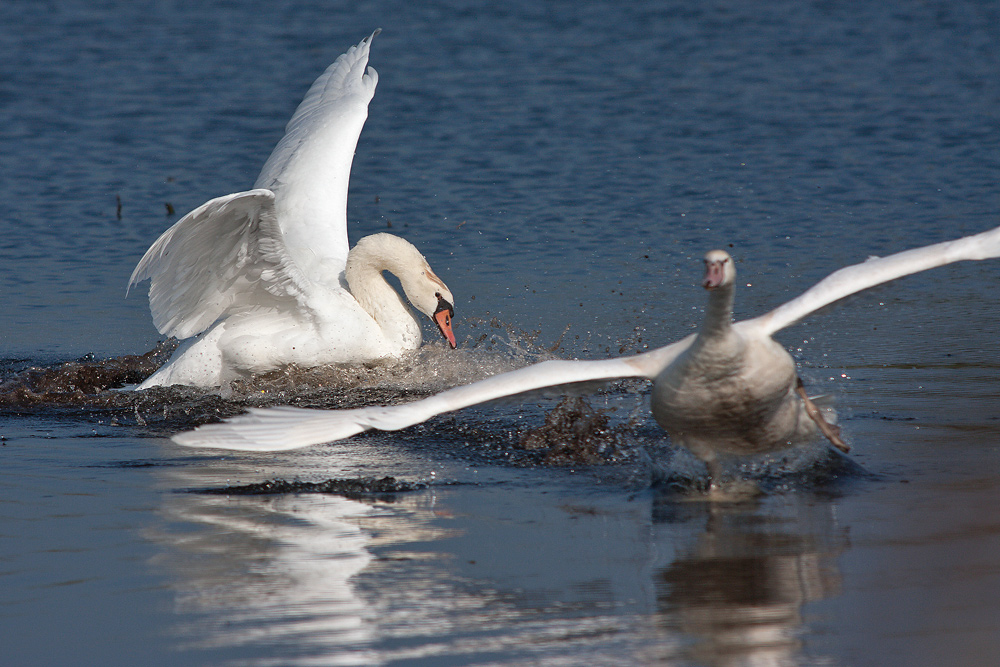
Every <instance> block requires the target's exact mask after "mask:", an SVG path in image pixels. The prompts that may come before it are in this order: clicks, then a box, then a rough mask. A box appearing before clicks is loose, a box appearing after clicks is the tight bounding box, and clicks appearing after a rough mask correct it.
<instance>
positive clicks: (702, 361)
mask: <svg viewBox="0 0 1000 667" xmlns="http://www.w3.org/2000/svg"><path fill="white" fill-rule="evenodd" d="M995 257H1000V227H998V228H996V229H992V230H990V231H987V232H983V233H981V234H976V235H975V236H968V237H965V238H962V239H958V240H956V241H947V242H944V243H938V244H936V245H932V246H927V247H924V248H916V249H914V250H908V251H906V252H901V253H898V254H895V255H891V256H889V257H884V258H881V259H870V260H868V261H867V262H863V263H861V264H856V265H854V266H849V267H846V268H844V269H841V270H839V271H836V272H835V273H832V274H831V275H829V276H828V277H827V278H825V279H824V280H822V281H820V282H819V283H818V284H816V285H815V286H814V287H813V288H811V289H809V290H808V291H806V292H805V293H804V294H802V295H801V296H799V297H798V298H796V299H793V300H791V301H789V302H788V303H786V304H784V305H783V306H780V307H778V308H776V309H774V310H772V311H771V312H769V313H767V314H766V315H763V316H761V317H757V318H755V319H752V320H745V321H743V322H738V323H735V324H733V323H732V322H731V315H732V302H733V281H734V278H735V271H734V270H733V268H732V260H731V259H730V257H729V255H728V254H726V253H725V252H722V251H713V252H710V253H709V254H708V255H707V256H706V258H705V262H706V276H705V282H704V285H705V287H706V288H708V289H710V290H711V294H710V297H709V305H708V309H707V311H706V313H705V320H704V323H703V324H702V327H701V329H700V331H699V332H698V333H697V334H694V335H691V336H688V337H687V338H685V339H683V340H681V341H678V342H676V343H673V344H672V345H667V346H666V347H661V348H659V349H657V350H653V351H651V352H647V353H645V354H640V355H636V356H633V357H622V358H619V359H607V360H604V361H546V362H543V363H540V364H536V365H534V366H529V367H527V368H522V369H519V370H516V371H512V372H510V373H504V374H501V375H496V376H494V377H491V378H487V379H486V380H482V381H480V382H476V383H473V384H470V385H466V386H462V387H456V388H454V389H450V390H448V391H445V392H442V393H440V394H437V395H435V396H431V397H429V398H425V399H423V400H419V401H415V402H413V403H409V404H406V405H398V406H391V407H368V408H358V409H353V410H305V409H299V408H289V407H281V408H270V409H256V410H251V412H250V414H248V415H242V416H240V417H236V418H234V419H232V420H229V421H227V422H224V423H219V424H209V425H206V426H202V427H200V428H198V429H195V430H194V431H190V432H187V433H181V434H178V435H176V436H174V441H175V442H178V443H180V444H182V445H187V446H190V447H217V448H221V449H245V450H256V451H276V450H284V449H294V448H296V447H304V446H307V445H312V444H318V443H322V442H330V441H333V440H338V439H340V438H345V437H348V436H350V435H354V434H355V433H360V432H361V431H365V430H367V429H372V428H375V429H383V430H394V429H400V428H405V427H407V426H410V425H412V424H417V423H419V422H421V421H424V420H426V419H429V418H430V417H433V416H434V415H438V414H441V413H443V412H449V411H452V410H458V409H460V408H463V407H467V406H470V405H475V404H477V403H483V402H485V401H490V400H494V399H497V398H503V397H507V396H513V395H515V394H521V393H525V392H529V391H533V390H537V389H543V388H547V387H553V386H558V385H569V384H573V383H580V382H593V381H596V380H614V379H619V378H626V377H641V378H647V379H649V380H652V381H653V393H652V407H653V415H654V417H655V418H656V421H657V422H658V423H659V424H660V425H661V426H663V428H664V429H666V431H667V432H668V433H669V434H670V435H671V437H673V438H675V439H676V440H678V441H679V442H680V443H681V444H683V445H686V446H687V447H689V448H691V450H692V451H693V452H694V453H695V454H697V455H698V456H700V457H701V458H702V459H703V460H705V461H706V463H708V465H709V469H710V471H711V472H713V473H715V472H716V471H717V465H716V463H717V457H718V455H720V454H747V453H755V452H762V451H769V450H776V449H780V448H783V447H786V446H788V445H790V444H793V443H795V442H797V441H800V440H802V439H805V438H812V437H815V436H816V435H817V434H818V433H820V432H822V433H823V434H824V435H826V436H827V437H828V438H829V439H830V441H831V442H832V443H833V444H834V445H835V446H837V447H838V448H840V449H842V450H846V445H844V444H843V443H842V442H841V441H840V438H839V436H838V435H837V430H836V428H835V427H833V426H831V425H830V424H827V423H826V422H825V421H824V420H823V418H822V417H821V416H820V414H819V411H818V410H816V408H815V406H813V405H812V402H811V401H809V399H808V398H807V397H806V395H805V392H804V391H803V390H802V386H801V382H799V380H798V377H797V375H796V372H795V365H794V363H793V362H792V359H791V357H790V356H789V355H788V353H787V352H786V351H785V350H784V349H782V348H781V346H780V345H778V344H777V343H776V342H775V341H774V340H773V339H772V338H771V336H772V335H773V334H774V333H775V332H776V331H779V330H780V329H783V328H785V327H787V326H790V325H792V324H794V323H795V322H798V321H799V320H801V319H802V318H804V317H806V316H807V315H809V314H810V313H812V312H814V311H816V310H818V309H820V308H822V307H824V306H826V305H829V304H831V303H834V302H835V301H838V300H840V299H842V298H844V297H845V296H848V295H850V294H854V293H855V292H860V291H862V290H865V289H868V288H869V287H873V286H875V285H879V284H881V283H885V282H888V281H890V280H895V279H896V278H900V277H902V276H906V275H909V274H912V273H917V272H919V271H925V270H927V269H932V268H935V267H938V266H943V265H945V264H950V263H952V262H957V261H961V260H982V259H990V258H995Z"/></svg>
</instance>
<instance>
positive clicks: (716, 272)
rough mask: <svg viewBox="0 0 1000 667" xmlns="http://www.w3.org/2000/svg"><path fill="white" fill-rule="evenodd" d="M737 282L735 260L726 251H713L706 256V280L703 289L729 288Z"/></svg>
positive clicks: (702, 283)
mask: <svg viewBox="0 0 1000 667" xmlns="http://www.w3.org/2000/svg"><path fill="white" fill-rule="evenodd" d="M735 282H736V267H735V266H733V258H732V257H730V256H729V253H728V252H726V251H725V250H712V251H710V252H708V253H707V254H706V255H705V279H704V280H703V281H702V282H701V285H702V287H704V288H705V289H708V290H712V289H716V288H719V287H728V286H729V285H732V284H734V283H735Z"/></svg>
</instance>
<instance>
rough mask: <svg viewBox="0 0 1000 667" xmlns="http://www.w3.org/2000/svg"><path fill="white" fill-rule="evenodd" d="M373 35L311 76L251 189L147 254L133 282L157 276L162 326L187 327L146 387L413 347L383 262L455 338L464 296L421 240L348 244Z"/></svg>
mask: <svg viewBox="0 0 1000 667" xmlns="http://www.w3.org/2000/svg"><path fill="white" fill-rule="evenodd" d="M375 34H377V32H376V33H375ZM373 36H374V34H373V35H372V37H373ZM372 37H368V38H367V39H365V40H363V41H362V42H361V43H360V44H358V45H357V46H354V47H351V48H350V49H349V50H348V51H347V53H345V54H344V55H342V56H340V57H339V58H338V59H337V60H336V62H334V63H333V64H332V65H330V67H329V68H328V69H327V70H326V72H324V73H323V74H322V75H321V76H320V77H319V78H318V79H317V80H316V82H315V83H314V84H313V85H312V87H311V88H310V89H309V92H308V93H306V96H305V99H303V101H302V103H301V104H300V105H299V107H298V109H297V110H296V111H295V114H294V115H293V116H292V119H291V120H290V121H289V123H288V126H287V127H286V129H285V136H284V137H283V138H282V139H281V141H280V142H278V145H277V146H276V147H275V149H274V152H272V153H271V156H270V157H269V158H268V160H267V162H266V163H265V165H264V168H263V169H262V170H261V173H260V176H259V177H258V178H257V182H256V183H255V184H254V189H253V190H250V191H247V192H239V193H236V194H231V195H226V196H224V197H219V198H217V199H213V200H211V201H209V202H207V203H205V204H203V205H202V206H200V207H198V208H196V209H195V210H194V211H192V212H191V213H189V214H187V215H186V216H184V217H183V218H181V219H180V220H179V221H178V222H177V223H176V224H174V225H173V226H172V227H171V228H170V229H168V230H167V231H166V232H164V233H163V235H162V236H161V237H160V238H159V239H158V240H157V241H156V242H155V243H154V244H153V245H152V246H151V247H150V249H149V250H148V251H147V252H146V254H145V255H144V256H143V258H142V260H140V261H139V264H138V266H136V268H135V271H134V272H133V273H132V277H131V279H130V280H129V287H131V286H132V285H135V284H136V283H139V282H141V281H142V280H145V279H146V278H150V279H151V283H150V289H149V305H150V310H151V311H152V314H153V322H154V324H156V327H157V329H158V330H159V331H160V332H161V333H163V334H165V335H168V336H175V337H177V338H180V339H188V340H186V341H185V342H183V343H182V344H181V346H180V347H179V348H178V349H177V351H176V352H175V353H174V355H173V357H172V358H171V360H170V361H169V362H168V363H167V364H166V365H165V366H164V367H163V368H161V369H160V370H159V371H157V372H156V373H154V374H153V375H152V376H150V377H149V378H148V379H147V380H146V381H145V382H143V383H142V384H141V385H140V386H139V389H146V388H148V387H153V386H158V385H171V384H188V385H195V386H201V387H218V386H220V385H225V384H226V383H228V382H229V381H230V380H232V379H234V378H236V377H239V376H243V375H248V374H252V373H259V372H263V371H267V370H272V369H275V368H279V367H281V366H284V365H287V364H298V365H301V366H306V367H310V366H318V365H322V364H330V363H340V362H352V361H367V360H370V359H376V358H380V357H389V356H397V355H399V354H401V353H403V352H405V351H406V350H412V349H415V348H417V347H418V346H419V345H420V343H421V328H420V322H419V320H418V319H417V317H416V316H415V315H414V313H413V312H412V311H411V310H410V308H409V307H408V306H407V305H406V304H405V303H404V302H403V300H402V299H401V297H400V296H399V294H398V293H397V292H396V291H395V290H394V289H393V288H392V287H391V286H390V285H389V283H388V282H386V280H385V278H384V277H383V276H382V271H389V272H390V273H393V274H395V275H396V276H397V277H398V278H399V281H400V284H401V285H402V287H403V291H404V292H405V293H406V297H407V299H409V301H410V303H411V304H413V305H414V306H415V307H416V308H417V310H419V311H421V312H422V313H424V314H426V315H427V316H428V317H430V318H432V319H433V320H434V322H435V323H436V324H437V325H438V328H439V329H440V330H441V333H442V334H443V335H444V336H445V338H447V340H448V342H449V344H450V345H451V347H455V337H454V334H453V333H452V329H451V316H452V314H453V309H452V304H453V303H454V298H453V297H452V294H451V292H450V291H449V290H448V288H447V286H445V284H444V282H442V281H441V279H440V278H438V277H437V276H436V275H434V272H433V271H431V269H430V266H428V264H427V262H426V260H425V259H424V258H423V256H422V255H421V254H420V253H419V252H418V251H417V249H416V248H415V247H413V245H412V244H410V243H409V242H407V241H404V240H403V239H401V238H399V237H396V236H392V235H390V234H375V235H372V236H369V237H365V238H363V239H361V240H360V241H359V242H358V243H357V245H356V246H355V247H354V248H352V249H350V252H349V251H348V241H347V186H348V181H349V179H350V172H351V163H352V161H353V159H354V151H355V148H356V147H357V143H358V137H359V136H360V134H361V128H362V127H363V126H364V123H365V120H366V119H367V117H368V103H369V102H370V101H371V99H372V96H373V95H374V94H375V86H376V84H377V83H378V74H377V73H376V72H375V70H374V69H372V68H370V67H369V68H367V69H366V65H367V63H368V51H369V47H370V44H371V38H372Z"/></svg>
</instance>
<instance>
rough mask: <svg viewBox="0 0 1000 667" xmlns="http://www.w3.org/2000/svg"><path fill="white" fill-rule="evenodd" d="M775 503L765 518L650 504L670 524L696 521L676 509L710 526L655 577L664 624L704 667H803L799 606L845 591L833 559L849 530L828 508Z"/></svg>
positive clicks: (748, 511)
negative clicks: (685, 642) (699, 515)
mask: <svg viewBox="0 0 1000 667" xmlns="http://www.w3.org/2000/svg"><path fill="white" fill-rule="evenodd" d="M774 500H777V501H779V502H780V505H778V506H773V507H769V508H768V509H769V511H766V512H765V511H761V508H760V507H758V506H757V505H756V504H732V505H715V506H713V505H712V504H707V505H691V504H681V505H679V506H678V505H677V504H675V503H673V504H672V503H669V502H664V503H660V504H659V506H658V507H657V508H654V516H655V515H659V517H660V522H661V524H660V525H662V526H664V528H666V527H667V526H670V525H671V524H672V523H673V522H677V521H681V522H682V523H683V524H684V525H687V524H690V523H692V522H697V521H698V519H697V517H696V516H695V517H692V516H690V515H689V516H686V517H684V516H680V515H679V514H678V508H680V512H681V514H683V513H684V512H685V511H687V512H688V513H690V512H691V511H694V512H695V513H696V514H697V513H704V517H703V523H704V530H703V531H702V532H700V533H699V534H696V535H695V538H694V539H693V540H692V541H691V542H690V544H689V545H688V546H686V547H685V548H684V549H682V550H681V552H680V553H675V554H673V558H672V559H671V562H669V563H667V564H665V565H663V566H662V567H661V568H659V569H658V571H657V573H656V575H655V576H654V585H655V587H656V602H657V607H658V610H659V619H660V624H661V625H662V627H664V628H666V629H669V630H673V631H676V632H679V633H682V634H684V635H686V636H687V637H689V640H690V642H689V644H688V647H687V649H686V650H685V653H686V654H687V657H688V658H690V659H691V660H693V661H695V662H697V663H698V664H704V665H712V666H713V667H731V666H734V665H742V666H748V665H767V666H769V667H773V666H775V665H798V664H800V663H801V656H800V653H801V651H802V648H803V642H802V635H803V634H804V631H805V628H804V625H805V621H804V619H803V611H802V608H803V606H804V605H805V604H806V603H809V602H815V601H818V600H822V599H824V598H828V597H833V596H836V595H838V594H839V593H840V586H841V577H840V572H839V570H838V568H837V564H836V558H837V556H838V555H839V554H840V553H841V552H842V551H844V550H846V549H847V547H848V538H847V530H846V529H845V528H841V527H840V526H838V525H837V523H836V521H835V519H834V518H833V516H832V515H831V513H830V507H829V505H828V504H824V503H810V502H808V499H807V498H801V497H788V498H780V499H774ZM769 504H770V505H774V503H773V502H772V503H769ZM670 532H672V531H670Z"/></svg>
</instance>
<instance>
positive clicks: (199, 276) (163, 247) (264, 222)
mask: <svg viewBox="0 0 1000 667" xmlns="http://www.w3.org/2000/svg"><path fill="white" fill-rule="evenodd" d="M146 278H149V279H150V280H151V282H150V286H149V309H150V311H151V312H152V314H153V323H154V324H155V325H156V328H157V329H158V330H159V331H160V333H162V334H165V335H167V336H176V337H177V338H188V337H189V336H194V335H196V334H199V333H201V332H202V331H204V330H205V329H207V328H208V327H209V326H211V325H212V323H213V322H215V321H216V320H217V319H218V318H219V317H220V316H221V315H223V314H224V313H226V312H227V311H229V310H230V309H232V308H234V307H240V306H242V305H246V304H254V303H259V302H260V292H259V290H261V289H263V290H265V291H266V292H267V293H269V294H271V295H272V296H273V297H276V298H278V299H283V298H290V299H295V300H296V301H297V302H299V303H300V304H302V305H305V303H304V301H305V299H304V296H303V293H304V291H306V290H308V281H307V279H306V278H304V277H303V276H302V274H301V273H300V272H299V271H298V269H297V268H296V267H295V265H294V263H293V262H292V261H291V259H290V258H289V257H288V254H287V252H286V249H285V245H284V241H283V239H282V236H281V230H280V229H279V228H278V222H277V219H276V217H275V212H274V195H273V194H272V193H271V192H270V191H269V190H250V191H248V192H238V193H236V194H232V195H226V196H225V197H219V198H217V199H213V200H211V201H209V202H206V203H205V204H202V205H201V206H199V207H198V208H196V209H195V210H193V211H191V212H190V213H188V214H187V215H185V216H184V217H183V218H181V219H180V220H178V221H177V222H176V223H175V224H174V225H173V226H172V227H170V229H168V230H167V231H165V232H164V233H163V235H162V236H160V238H159V239H157V240H156V242H155V243H154V244H153V245H152V246H150V248H149V250H147V251H146V254H145V255H143V257H142V259H141V260H139V264H138V265H137V266H136V267H135V271H133V272H132V277H131V278H130V279H129V284H128V286H129V288H130V289H131V287H132V286H133V285H135V284H137V283H139V282H142V281H143V280H145V279H146Z"/></svg>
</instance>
